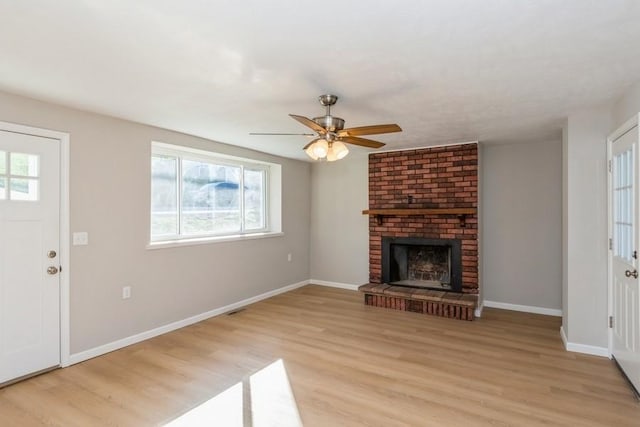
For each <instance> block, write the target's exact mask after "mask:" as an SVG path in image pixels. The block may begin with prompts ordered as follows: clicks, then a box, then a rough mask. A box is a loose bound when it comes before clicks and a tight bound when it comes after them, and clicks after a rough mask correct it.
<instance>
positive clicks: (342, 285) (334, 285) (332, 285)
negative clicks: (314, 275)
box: [309, 279, 360, 291]
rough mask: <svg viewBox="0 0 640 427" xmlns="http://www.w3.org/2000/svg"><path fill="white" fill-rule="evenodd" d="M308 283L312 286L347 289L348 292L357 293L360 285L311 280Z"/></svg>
mask: <svg viewBox="0 0 640 427" xmlns="http://www.w3.org/2000/svg"><path fill="white" fill-rule="evenodd" d="M309 283H310V284H312V285H321V286H328V287H330V288H340V289H348V290H350V291H357V290H358V288H359V287H360V285H352V284H350V283H340V282H328V281H326V280H316V279H311V280H309Z"/></svg>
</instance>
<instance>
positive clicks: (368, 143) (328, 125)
mask: <svg viewBox="0 0 640 427" xmlns="http://www.w3.org/2000/svg"><path fill="white" fill-rule="evenodd" d="M318 101H320V104H321V105H323V106H324V107H326V114H325V115H324V116H320V117H314V118H313V120H312V119H308V118H306V117H304V116H298V115H296V114H289V116H291V118H293V119H294V120H297V121H298V122H300V123H302V124H303V125H305V126H307V127H308V128H310V129H312V130H313V131H315V132H316V133H315V134H309V133H262V132H252V133H250V135H306V136H316V138H315V139H314V140H313V141H311V142H310V143H308V144H307V145H305V147H304V148H303V149H304V151H305V153H307V155H308V156H309V157H311V158H312V159H313V160H324V159H326V160H327V161H329V162H333V161H336V160H340V159H342V158H344V157H345V156H346V155H347V154H349V149H348V148H347V146H346V145H345V144H344V143H347V144H353V145H360V146H362V147H368V148H380V147H383V146H384V144H383V143H382V142H378V141H374V140H372V139H367V138H360V136H362V135H376V134H381V133H392V132H402V129H401V128H400V126H398V125H397V124H386V125H372V126H360V127H355V128H347V129H344V120H343V119H341V118H340V117H335V116H332V115H331V106H332V105H334V104H335V103H336V102H337V101H338V97H337V96H336V95H328V94H327V95H320V96H319V97H318Z"/></svg>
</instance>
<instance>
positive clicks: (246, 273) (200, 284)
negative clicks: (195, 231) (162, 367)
mask: <svg viewBox="0 0 640 427" xmlns="http://www.w3.org/2000/svg"><path fill="white" fill-rule="evenodd" d="M0 120H2V121H6V122H13V123H19V124H24V125H28V126H34V127H41V128H47V129H53V130H58V131H62V132H68V133H69V134H70V135H71V137H70V141H71V142H70V147H71V148H70V151H71V152H70V156H71V160H70V197H71V206H70V211H71V212H70V214H71V231H72V232H73V231H88V232H89V242H90V244H89V246H74V247H72V248H71V254H70V263H71V264H70V266H71V271H70V272H69V273H70V288H71V289H70V290H71V308H70V310H71V313H70V315H71V353H72V354H74V353H78V352H81V351H83V350H87V349H91V348H93V347H96V346H99V345H102V344H106V343H109V342H112V341H115V340H118V339H121V338H125V337H128V336H131V335H134V334H137V333H140V332H143V331H147V330H150V329H153V328H156V327H159V326H162V325H165V324H168V323H171V322H174V321H177V320H182V319H185V318H188V317H190V316H194V315H196V314H200V313H203V312H206V311H209V310H212V309H215V308H218V307H222V306H225V305H228V304H230V303H233V302H237V301H240V300H242V299H245V298H249V297H252V296H255V295H259V294H261V293H264V292H267V291H270V290H273V289H276V288H280V287H282V286H286V285H290V284H293V283H297V282H300V281H303V280H307V279H308V278H309V239H310V237H309V230H310V222H309V206H310V196H309V188H310V165H309V164H308V163H305V162H300V161H295V160H289V159H283V158H278V157H275V156H270V155H266V154H262V153H258V152H255V151H250V150H246V149H241V148H238V147H233V146H229V145H224V144H219V143H215V142H211V141H207V140H204V139H201V138H196V137H192V136H188V135H184V134H180V133H176V132H171V131H167V130H163V129H159V128H155V127H150V126H144V125H140V124H136V123H132V122H128V121H124V120H119V119H115V118H110V117H106V116H102V115H98V114H91V113H87V112H82V111H78V110H73V109H69V108H63V107H60V106H56V105H52V104H47V103H43V102H38V101H34V100H31V99H28V98H24V97H20V96H14V95H10V94H6V93H0ZM153 140H156V141H162V142H166V143H174V144H179V145H185V146H190V147H195V148H200V149H205V150H213V151H218V152H221V153H226V154H231V155H236V156H241V157H246V158H252V159H258V160H265V161H269V162H273V163H279V164H281V165H282V183H283V184H282V185H283V188H282V198H283V212H282V227H283V231H284V236H282V237H273V238H267V239H258V240H249V241H237V242H225V243H215V244H206V245H200V246H189V247H180V248H168V249H160V250H147V249H145V245H146V244H147V243H148V230H149V206H150V196H149V187H150V152H151V151H150V150H151V144H150V143H151V141H153ZM288 253H292V255H293V261H292V262H287V254H288ZM125 284H128V285H131V286H132V298H131V299H129V300H122V299H121V289H122V286H124V285H125Z"/></svg>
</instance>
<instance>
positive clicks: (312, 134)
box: [249, 132, 316, 136]
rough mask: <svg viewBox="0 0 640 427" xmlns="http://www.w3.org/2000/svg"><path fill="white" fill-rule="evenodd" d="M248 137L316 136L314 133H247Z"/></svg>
mask: <svg viewBox="0 0 640 427" xmlns="http://www.w3.org/2000/svg"><path fill="white" fill-rule="evenodd" d="M249 135H296V136H316V134H315V133H274V132H249Z"/></svg>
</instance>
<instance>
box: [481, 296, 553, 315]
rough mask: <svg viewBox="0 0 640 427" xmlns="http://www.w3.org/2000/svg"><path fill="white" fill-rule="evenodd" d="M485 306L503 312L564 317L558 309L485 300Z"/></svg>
mask: <svg viewBox="0 0 640 427" xmlns="http://www.w3.org/2000/svg"><path fill="white" fill-rule="evenodd" d="M484 306H486V307H491V308H500V309H502V310H512V311H521V312H524V313H534V314H544V315H547V316H557V317H562V310H560V309H557V308H545V307H535V306H531V305H520V304H510V303H506V302H497V301H487V300H484Z"/></svg>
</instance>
